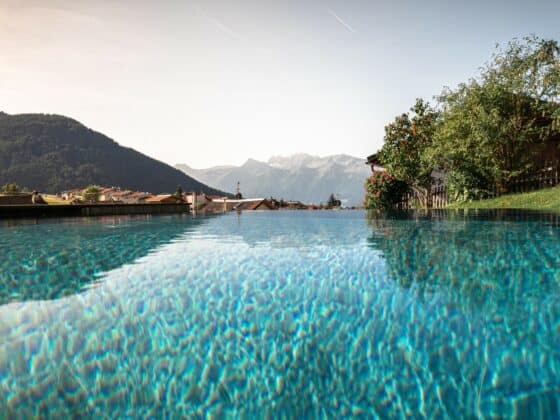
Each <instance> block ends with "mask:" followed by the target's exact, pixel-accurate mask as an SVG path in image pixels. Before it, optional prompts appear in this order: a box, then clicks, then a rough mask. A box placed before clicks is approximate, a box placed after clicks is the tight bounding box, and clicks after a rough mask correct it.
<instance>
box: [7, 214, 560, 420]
mask: <svg viewBox="0 0 560 420" xmlns="http://www.w3.org/2000/svg"><path fill="white" fill-rule="evenodd" d="M0 255H1V259H0V413H1V414H2V415H0V417H2V418H5V417H8V418H10V417H16V418H28V417H37V416H44V417H50V418H69V417H70V416H76V417H86V418H87V417H98V418H105V417H107V416H109V417H127V418H131V417H132V418H144V417H154V418H161V417H166V418H175V417H181V416H183V417H188V418H207V417H211V416H214V417H216V418H221V417H226V418H263V417H265V418H345V417H356V418H376V417H379V418H405V417H420V418H422V417H429V418H473V417H487V418H490V417H519V418H527V417H533V418H550V417H559V416H560V218H559V217H558V216H553V215H541V214H531V213H520V212H509V213H501V214H497V213H482V212H474V213H467V214H465V213H460V212H448V213H447V212H433V213H430V214H418V213H416V214H409V215H400V216H398V217H393V218H376V219H368V218H367V217H366V215H365V214H364V213H362V212H351V211H344V212H305V211H303V212H282V211H280V212H263V213H260V212H252V213H243V214H239V215H238V214H228V215H224V216H220V217H196V218H191V217H190V216H162V217H148V218H145V217H129V218H125V217H123V218H104V219H81V220H66V221H62V220H61V221H40V222H39V223H34V222H29V221H26V222H6V221H4V222H0Z"/></svg>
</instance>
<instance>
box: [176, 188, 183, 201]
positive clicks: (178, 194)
mask: <svg viewBox="0 0 560 420" xmlns="http://www.w3.org/2000/svg"><path fill="white" fill-rule="evenodd" d="M174 196H175V198H177V199H181V200H182V199H183V188H182V187H181V186H180V185H177V189H176V190H175V194H174Z"/></svg>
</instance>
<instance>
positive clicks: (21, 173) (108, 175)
mask: <svg viewBox="0 0 560 420" xmlns="http://www.w3.org/2000/svg"><path fill="white" fill-rule="evenodd" d="M9 182H16V183H17V184H19V185H20V186H22V187H27V188H30V189H34V190H38V191H43V192H58V191H62V190H66V189H71V188H82V187H85V186H87V185H90V184H97V185H103V186H116V187H121V188H126V189H131V190H139V191H149V192H154V193H158V192H174V191H175V189H176V188H177V186H178V185H180V186H181V187H182V188H183V191H191V190H194V191H204V192H206V193H209V194H222V193H221V192H220V191H218V190H217V189H214V188H210V187H208V186H206V185H204V184H202V183H201V182H198V181H197V180H195V179H193V178H191V177H190V176H188V175H185V174H184V173H183V172H181V171H179V170H177V169H175V168H173V167H171V166H169V165H166V164H165V163H162V162H159V161H157V160H155V159H152V158H150V157H148V156H146V155H143V154H142V153H140V152H137V151H136V150H134V149H130V148H126V147H122V146H119V144H118V143H116V142H115V141H113V140H111V139H110V138H108V137H106V136H104V135H103V134H101V133H98V132H96V131H93V130H91V129H89V128H87V127H85V126H84V125H82V124H80V123H79V122H77V121H75V120H72V119H70V118H67V117H63V116H59V115H44V114H20V115H8V114H6V113H3V112H0V185H3V184H6V183H9Z"/></svg>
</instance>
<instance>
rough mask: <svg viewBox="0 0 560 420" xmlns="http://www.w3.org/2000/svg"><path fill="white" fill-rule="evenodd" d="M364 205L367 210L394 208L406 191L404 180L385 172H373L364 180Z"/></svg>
mask: <svg viewBox="0 0 560 420" xmlns="http://www.w3.org/2000/svg"><path fill="white" fill-rule="evenodd" d="M365 187H366V200H365V201H366V202H365V207H366V209H369V210H389V209H392V208H394V207H395V206H396V205H397V204H398V203H399V202H400V201H401V200H402V196H403V195H404V194H405V193H406V192H407V190H408V186H407V185H406V183H405V182H403V181H400V180H398V179H396V178H395V177H394V176H392V175H389V174H388V173H387V172H375V173H374V174H373V175H372V176H370V177H369V178H368V180H367V181H366V185H365Z"/></svg>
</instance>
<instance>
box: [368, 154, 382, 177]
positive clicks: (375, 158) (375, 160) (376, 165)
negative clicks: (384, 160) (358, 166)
mask: <svg viewBox="0 0 560 420" xmlns="http://www.w3.org/2000/svg"><path fill="white" fill-rule="evenodd" d="M366 165H369V166H370V167H371V172H372V173H375V172H387V169H385V168H384V167H383V166H382V165H381V161H380V159H379V152H378V153H374V154H373V155H369V156H368V157H367V161H366Z"/></svg>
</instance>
